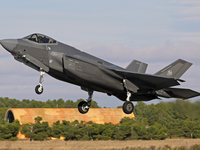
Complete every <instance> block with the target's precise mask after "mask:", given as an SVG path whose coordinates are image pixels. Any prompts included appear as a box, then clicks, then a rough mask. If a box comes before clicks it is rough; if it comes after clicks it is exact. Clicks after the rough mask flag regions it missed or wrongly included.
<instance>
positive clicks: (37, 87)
mask: <svg viewBox="0 0 200 150" xmlns="http://www.w3.org/2000/svg"><path fill="white" fill-rule="evenodd" d="M39 89H40V85H37V86H36V87H35V93H37V94H42V92H43V87H42V89H41V90H39Z"/></svg>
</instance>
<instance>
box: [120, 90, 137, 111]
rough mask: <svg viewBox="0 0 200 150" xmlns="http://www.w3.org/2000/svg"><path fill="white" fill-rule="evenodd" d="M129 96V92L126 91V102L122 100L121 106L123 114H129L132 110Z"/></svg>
mask: <svg viewBox="0 0 200 150" xmlns="http://www.w3.org/2000/svg"><path fill="white" fill-rule="evenodd" d="M130 97H131V93H130V92H129V91H127V98H126V102H124V104H123V107H122V108H123V111H124V113H125V114H131V113H132V112H133V110H134V105H133V103H132V102H131V101H130Z"/></svg>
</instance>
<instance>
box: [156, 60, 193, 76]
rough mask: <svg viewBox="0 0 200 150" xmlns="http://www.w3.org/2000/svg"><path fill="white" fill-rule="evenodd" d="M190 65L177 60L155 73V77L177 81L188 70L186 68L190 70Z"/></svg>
mask: <svg viewBox="0 0 200 150" xmlns="http://www.w3.org/2000/svg"><path fill="white" fill-rule="evenodd" d="M191 65H192V63H190V62H187V61H185V60H182V59H178V60H176V61H175V62H173V63H171V64H170V65H168V66H167V67H165V68H163V69H162V70H160V71H158V72H157V73H155V75H159V76H164V77H173V78H175V79H179V78H180V77H181V76H182V75H183V74H184V73H185V72H186V71H187V70H188V68H190V66H191Z"/></svg>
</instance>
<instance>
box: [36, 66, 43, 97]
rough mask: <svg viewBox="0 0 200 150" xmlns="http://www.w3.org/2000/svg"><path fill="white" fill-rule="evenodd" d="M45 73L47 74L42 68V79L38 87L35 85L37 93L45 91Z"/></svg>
mask: <svg viewBox="0 0 200 150" xmlns="http://www.w3.org/2000/svg"><path fill="white" fill-rule="evenodd" d="M44 74H45V72H44V71H43V70H40V80H39V85H37V86H36V87H35V92H36V93H37V94H42V92H43V91H44V88H43V86H42V83H43V81H44V80H43V78H44Z"/></svg>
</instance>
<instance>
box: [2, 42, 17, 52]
mask: <svg viewBox="0 0 200 150" xmlns="http://www.w3.org/2000/svg"><path fill="white" fill-rule="evenodd" d="M0 43H1V45H2V46H3V47H4V48H5V49H6V50H7V51H9V52H11V51H13V49H14V48H15V47H16V46H17V44H18V41H17V40H16V39H6V40H0Z"/></svg>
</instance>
